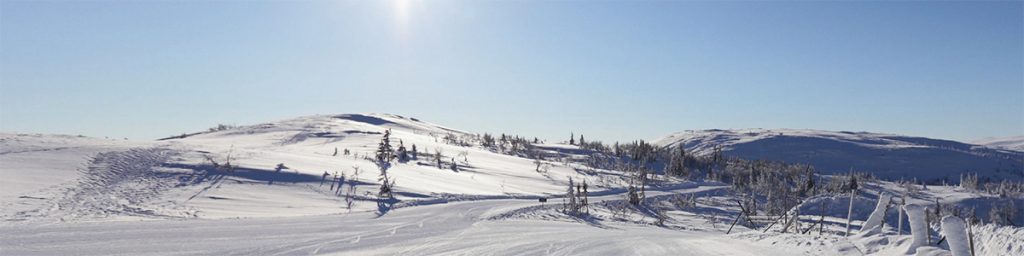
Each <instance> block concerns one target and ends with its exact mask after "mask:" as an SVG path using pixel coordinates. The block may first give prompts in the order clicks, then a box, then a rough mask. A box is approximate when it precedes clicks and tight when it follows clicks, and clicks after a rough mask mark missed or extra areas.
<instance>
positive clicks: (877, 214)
mask: <svg viewBox="0 0 1024 256" xmlns="http://www.w3.org/2000/svg"><path fill="white" fill-rule="evenodd" d="M891 199H892V195H890V194H889V193H885V192H883V193H882V194H881V195H879V196H878V204H877V205H875V210H874V211H872V212H871V216H869V217H868V220H867V221H866V222H864V226H862V227H861V229H860V232H868V231H869V230H872V229H879V230H881V225H882V219H883V218H885V213H886V210H888V209H889V201H890V200H891Z"/></svg>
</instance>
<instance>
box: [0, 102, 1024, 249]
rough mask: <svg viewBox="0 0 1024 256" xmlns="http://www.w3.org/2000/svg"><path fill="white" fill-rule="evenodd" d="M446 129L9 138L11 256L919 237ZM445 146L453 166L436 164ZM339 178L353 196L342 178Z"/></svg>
mask: <svg viewBox="0 0 1024 256" xmlns="http://www.w3.org/2000/svg"><path fill="white" fill-rule="evenodd" d="M386 129H391V132H392V135H391V143H392V145H393V146H394V147H396V148H397V147H398V145H399V144H401V145H404V146H405V147H407V148H411V147H412V145H416V147H417V151H418V152H419V153H420V155H419V157H418V158H417V159H412V160H409V161H407V162H401V163H395V164H393V165H392V168H391V169H389V175H390V176H391V178H392V179H395V180H397V182H396V188H395V191H396V198H397V200H396V201H393V202H391V203H389V204H385V205H378V204H377V203H376V200H375V198H376V192H377V189H378V186H379V182H378V179H377V178H378V174H379V172H378V169H377V166H376V165H375V163H374V162H373V161H371V160H368V158H371V157H372V153H373V151H375V150H376V148H377V146H378V143H379V142H380V139H381V137H382V135H383V134H382V133H383V132H384V131H385V130H386ZM449 134H450V135H451V136H454V137H465V138H468V137H469V136H471V134H469V133H467V132H464V131H459V130H456V129H452V128H447V127H444V126H440V125H436V124H431V123H427V122H424V121H420V120H417V119H415V118H411V117H402V116H397V115H388V114H348V115H322V116H309V117H301V118H295V119H289V120H283V121H278V122H272V123H265V124H257V125H251V126H243V127H235V128H227V129H222V130H217V131H209V132H201V133H195V134H187V135H186V136H180V137H178V138H169V139H165V140H160V141H154V142H140V141H124V140H109V139H94V138H84V137H75V136H62V135H22V134H3V135H0V174H2V175H3V179H0V188H2V189H0V204H2V205H3V208H0V217H2V219H3V221H2V222H0V255H68V254H74V255H110V254H129V255H144V254H207V255H209V254H214V255H221V254H240V255H252V254H259V255H306V254H342V255H394V254H399V255H480V254H486V255H492V254H495V255H509V254H515V255H523V254H525V255H538V254H540V255H624V254H628V255H636V254H642V255H862V254H884V255H902V254H903V252H904V251H905V248H902V246H906V240H907V237H909V236H908V235H907V234H903V235H897V234H895V229H893V228H892V226H893V225H894V224H895V223H896V217H895V216H896V212H895V210H891V211H889V212H887V213H886V214H884V215H883V216H885V218H884V222H885V223H886V227H885V228H884V229H883V230H884V231H883V232H882V233H877V234H858V233H855V234H857V235H859V236H853V237H850V238H847V237H845V236H843V231H844V225H843V224H845V217H846V211H847V208H846V207H847V206H848V204H849V198H848V197H842V196H832V197H826V196H822V197H818V198H811V199H809V200H807V201H806V202H805V203H804V204H803V205H801V206H800V207H798V209H799V211H800V212H801V214H802V215H804V216H803V217H801V218H800V220H801V223H802V226H801V225H798V226H801V227H800V229H807V227H808V226H809V225H811V224H813V223H816V221H818V220H819V218H822V219H824V220H825V221H824V223H825V225H823V226H822V228H821V231H820V232H818V231H817V229H815V232H810V231H809V230H810V229H807V230H808V232H807V234H793V233H792V232H790V233H785V234H783V233H780V232H779V229H780V226H781V225H779V226H774V227H773V228H771V230H770V231H767V232H765V231H763V229H764V226H758V227H746V226H744V225H742V224H741V225H735V226H732V225H731V224H732V223H733V221H735V220H736V219H737V217H738V214H739V212H740V210H739V206H738V205H737V204H736V203H734V201H735V199H736V195H735V193H734V192H732V190H731V189H730V187H729V186H728V185H727V184H721V183H717V182H710V181H684V180H677V179H674V178H665V177H660V178H658V179H657V180H656V181H655V182H654V183H653V184H652V186H651V187H648V188H647V191H646V195H647V198H646V199H645V201H644V203H643V204H641V205H640V206H631V205H629V204H628V203H626V202H625V196H624V193H625V192H626V191H625V190H624V189H623V184H624V183H625V178H626V177H624V175H623V174H622V173H619V172H617V171H611V170H601V169H592V168H585V167H583V166H581V165H579V164H577V163H573V162H572V161H568V160H564V159H581V158H586V157H588V154H590V153H591V152H589V151H587V150H583V149H580V148H577V147H575V146H571V145H562V144H543V143H540V144H536V145H535V146H537V148H538V149H539V150H541V151H543V153H544V154H545V155H547V156H548V157H547V158H546V160H544V161H541V162H539V163H540V164H541V168H538V166H537V164H538V162H535V161H534V160H532V159H528V158H524V157H519V156H513V155H507V154H501V153H498V152H496V151H497V150H495V149H489V148H483V147H480V146H458V145H453V144H451V143H445V137H446V136H448V135H449ZM908 147H913V146H908ZM336 151H337V154H335V152H336ZM346 151H348V153H347V154H346V153H345V152H346ZM438 151H441V152H442V154H443V156H444V157H442V158H441V159H442V168H438V167H437V162H436V159H435V158H433V157H432V156H431V155H430V154H434V153H436V152H438ZM452 161H454V162H455V163H456V164H457V167H456V168H455V169H454V170H453V169H452V168H450V167H451V164H452ZM214 163H216V166H215V165H214ZM227 163H230V165H231V168H224V167H223V166H224V165H225V164H227ZM279 166H283V167H285V168H279ZM357 169H358V174H357V173H356V170H357ZM538 169H541V171H538ZM324 173H327V174H329V178H327V179H326V180H327V181H326V182H325V181H324V180H325V178H324ZM335 174H337V176H335ZM341 176H344V180H343V182H342V186H341V189H340V190H339V189H337V187H335V184H334V183H333V182H331V181H330V180H332V179H335V177H341ZM570 178H571V179H572V180H573V181H575V182H577V184H579V182H582V181H584V180H586V182H587V183H588V185H589V192H590V195H591V196H590V207H589V208H586V209H585V210H586V212H588V214H584V215H568V214H565V213H563V212H562V211H561V207H562V202H563V200H564V199H563V198H562V195H564V194H565V191H566V188H567V185H568V182H569V179H570ZM901 191H902V188H901V187H900V186H899V185H897V184H894V183H889V182H877V183H870V184H865V185H864V189H863V190H862V192H861V193H859V194H858V197H856V198H855V200H854V206H855V211H854V215H853V217H854V222H853V224H854V226H855V229H854V230H859V225H861V224H862V222H863V221H864V220H865V219H867V217H868V215H870V212H871V210H873V209H874V208H875V200H877V197H878V195H879V194H880V193H881V192H888V193H891V194H900V193H901ZM538 198H547V199H548V202H546V203H541V202H539V201H538ZM936 199H938V200H939V201H940V203H942V204H964V205H978V206H983V205H990V204H991V202H992V201H997V200H1004V201H1005V200H1007V199H1000V198H996V197H995V195H987V194H981V193H980V192H972V191H966V190H963V189H960V188H955V187H943V186H929V187H928V189H923V190H921V191H918V192H916V193H914V194H912V195H909V196H908V203H921V204H927V203H933V202H934V201H935V200H936ZM1009 200H1016V201H1015V202H1017V203H1018V204H1017V205H1024V202H1022V201H1021V199H1020V198H1011V199H1009ZM977 210H978V211H979V215H983V214H985V213H986V211H988V209H987V208H984V207H980V208H978V209H977ZM1021 218H1022V219H1021V220H1020V221H1021V222H1024V216H1021ZM904 228H906V227H904ZM974 231H975V237H976V238H977V239H978V240H979V241H976V243H978V247H979V252H980V254H978V255H1022V254H1024V249H1022V248H1021V247H1022V244H1024V242H1022V240H1024V231H1021V229H1020V228H1013V227H998V228H997V227H994V226H978V228H976V229H975V230H974ZM727 232H728V233H729V234H726V233H727ZM937 248H938V249H937V250H936V251H935V252H938V253H941V252H943V250H942V249H944V248H942V247H941V246H940V247H937ZM947 249H948V248H947ZM901 250H902V251H901Z"/></svg>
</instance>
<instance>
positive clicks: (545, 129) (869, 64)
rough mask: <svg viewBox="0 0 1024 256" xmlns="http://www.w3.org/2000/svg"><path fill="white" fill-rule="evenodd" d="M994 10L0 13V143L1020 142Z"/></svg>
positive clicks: (419, 5) (424, 5)
mask: <svg viewBox="0 0 1024 256" xmlns="http://www.w3.org/2000/svg"><path fill="white" fill-rule="evenodd" d="M1022 15H1024V6H1022V2H1021V1H1008V2H918V1H914V2H807V1H800V2H673V1H621V2H620V1H606V2H588V1H564V2H563V1H545V2H533V1H429V2H427V1H334V2H327V1H316V2H313V1H309V2H253V1H237V2H236V1H218V2H198V1H187V2H186V1H180V2H179V1H159V2H148V1H139V2H128V1H86V2H79V1H76V2H71V1H67V2H63V1H46V2H37V1H33V2H29V1H7V0H5V1H2V2H0V131H4V132H41V133H64V134H83V135H89V136H100V137H102V136H111V137H128V138H132V139H153V138H157V137H162V136H167V135H173V134H180V133H182V132H191V131H198V130H203V129H205V128H207V127H211V126H214V125H216V124H218V123H227V124H253V123H260V122H266V121H273V120H279V119H283V118H289V117H295V116H301V115H311V114H333V113H354V112H387V113H396V114H402V115H407V116H414V117H418V118H421V119H424V120H427V121H431V122H435V123H439V124H444V125H447V126H451V127H454V128H459V129H463V130H469V131H474V132H492V133H500V132H515V133H519V134H522V135H526V136H538V137H541V138H548V139H564V137H567V136H568V134H569V133H570V132H575V133H577V134H579V133H583V134H585V135H587V137H588V138H592V139H600V140H606V141H613V140H633V139H654V138H657V137H660V136H663V135H667V134H668V133H671V132H675V131H681V130H686V129H705V128H750V127H761V128H813V129H826V130H849V131H874V132H888V133H898V134H907V135H918V136H928V137H936V138H947V139H957V140H971V139H977V138H982V137H990V136H1011V135H1021V134H1024V64H1022V62H1024V61H1022V60H1024V48H1022V47H1024V46H1022V45H1024V16H1022Z"/></svg>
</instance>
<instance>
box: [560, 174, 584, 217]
mask: <svg viewBox="0 0 1024 256" xmlns="http://www.w3.org/2000/svg"><path fill="white" fill-rule="evenodd" d="M565 198H566V200H568V202H566V204H565V205H564V206H563V211H564V212H565V213H566V214H571V215H576V214H579V212H580V206H579V202H578V201H577V198H578V195H577V193H576V185H575V183H574V182H573V181H572V177H569V187H568V189H567V190H566V191H565Z"/></svg>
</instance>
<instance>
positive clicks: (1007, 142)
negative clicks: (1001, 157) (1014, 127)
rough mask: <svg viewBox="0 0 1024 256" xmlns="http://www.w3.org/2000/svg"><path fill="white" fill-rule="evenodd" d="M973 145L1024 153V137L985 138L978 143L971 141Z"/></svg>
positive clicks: (977, 141)
mask: <svg viewBox="0 0 1024 256" xmlns="http://www.w3.org/2000/svg"><path fill="white" fill-rule="evenodd" d="M971 143H972V144H976V145H982V146H986V147H989V148H996V149H1005V150H1013V151H1019V152H1024V136H1014V137H1004V138H985V139H980V140H976V141H971Z"/></svg>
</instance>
